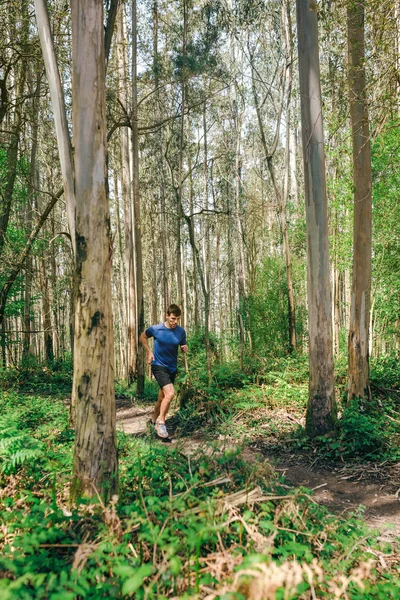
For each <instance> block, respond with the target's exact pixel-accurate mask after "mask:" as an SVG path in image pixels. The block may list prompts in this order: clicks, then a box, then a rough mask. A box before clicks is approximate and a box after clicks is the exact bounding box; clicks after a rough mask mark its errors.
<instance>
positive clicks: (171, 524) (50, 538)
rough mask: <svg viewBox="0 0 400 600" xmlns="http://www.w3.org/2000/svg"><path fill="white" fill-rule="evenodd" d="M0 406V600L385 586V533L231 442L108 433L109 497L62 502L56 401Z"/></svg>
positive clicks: (22, 400)
mask: <svg viewBox="0 0 400 600" xmlns="http://www.w3.org/2000/svg"><path fill="white" fill-rule="evenodd" d="M265 385H267V383H265ZM245 389H246V388H245V387H243V388H242V391H243V393H244V390H245ZM238 402H243V400H240V398H239V400H238ZM260 402H261V400H260ZM241 410H245V409H244V408H243V405H242V408H241ZM0 412H1V424H0V461H1V465H0V484H1V485H0V488H1V493H0V521H1V528H0V597H1V598H2V600H25V599H32V598H35V599H46V600H47V599H48V600H80V599H93V600H97V599H99V598H137V599H143V600H144V599H145V598H146V599H148V600H152V599H154V600H156V599H157V600H163V599H164V598H165V599H166V598H182V599H185V598H186V599H193V600H194V599H197V598H204V597H207V598H208V599H209V600H213V599H214V598H215V599H217V598H218V599H220V600H228V599H229V600H243V599H246V598H249V599H250V600H251V599H253V600H255V599H256V598H263V599H264V598H265V599H266V600H268V598H271V599H275V598H277V599H279V598H286V599H291V598H300V599H308V598H309V597H310V594H311V595H313V596H314V597H318V598H333V597H336V598H342V597H343V598H344V597H346V598H351V599H361V598H363V599H368V598H371V599H375V598H376V599H382V600H383V599H387V598H397V597H398V596H399V593H400V583H399V579H398V577H397V574H396V568H397V567H396V565H397V561H398V546H397V545H396V543H394V542H392V543H389V542H379V541H378V540H377V535H376V532H370V531H368V530H367V529H366V527H365V525H364V524H363V522H362V514H361V513H360V514H359V515H352V516H351V515H350V516H348V517H346V518H341V517H336V516H332V515H329V514H328V513H327V511H326V509H325V508H323V507H320V506H319V505H317V504H316V503H315V502H314V501H313V499H312V496H310V492H309V490H305V489H299V490H290V489H289V488H287V487H286V486H285V485H284V482H282V481H280V480H278V479H276V477H275V476H274V475H273V472H272V469H271V468H270V466H269V464H268V463H267V462H266V461H264V460H263V459H262V458H260V460H259V461H256V462H251V463H249V462H248V461H247V460H245V458H244V456H245V455H244V454H243V453H242V449H241V447H240V446H238V447H237V448H236V449H235V450H224V449H223V448H221V446H220V445H219V443H217V442H214V443H213V444H204V445H201V446H198V447H196V448H193V449H192V450H190V445H188V444H186V445H182V446H180V445H177V446H172V447H171V446H164V445H161V444H160V443H158V442H156V441H155V440H154V439H153V438H152V437H150V436H148V437H144V438H133V437H130V436H128V435H126V434H123V433H121V432H119V433H118V447H119V464H120V485H119V490H118V497H114V498H113V500H112V502H111V503H110V504H108V505H104V504H103V503H102V502H101V501H96V502H93V503H89V502H88V501H85V502H84V501H82V502H80V503H78V505H77V506H70V504H69V481H70V478H71V466H72V451H73V439H74V435H73V431H72V430H71V429H70V428H69V425H68V410H67V407H66V406H65V404H64V403H63V402H62V401H60V400H58V399H57V398H49V397H40V396H34V395H32V396H28V395H27V394H19V393H16V392H15V391H10V392H1V393H0Z"/></svg>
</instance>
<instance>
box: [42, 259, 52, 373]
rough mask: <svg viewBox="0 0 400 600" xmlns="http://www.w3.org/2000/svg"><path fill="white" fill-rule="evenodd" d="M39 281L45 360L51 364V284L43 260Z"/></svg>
mask: <svg viewBox="0 0 400 600" xmlns="http://www.w3.org/2000/svg"><path fill="white" fill-rule="evenodd" d="M39 281H40V288H41V292H42V325H43V330H44V331H43V341H44V359H45V361H47V362H51V361H53V360H54V348H53V331H52V326H51V308H50V294H49V284H48V280H47V275H46V264H45V261H44V259H43V258H41V259H39Z"/></svg>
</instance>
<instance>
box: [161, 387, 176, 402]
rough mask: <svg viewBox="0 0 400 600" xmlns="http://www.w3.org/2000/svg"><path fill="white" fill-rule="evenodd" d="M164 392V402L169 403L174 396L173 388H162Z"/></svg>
mask: <svg viewBox="0 0 400 600" xmlns="http://www.w3.org/2000/svg"><path fill="white" fill-rule="evenodd" d="M163 391H164V400H166V401H167V402H171V400H172V398H173V397H174V394H175V390H174V388H172V389H171V388H169V387H168V388H163Z"/></svg>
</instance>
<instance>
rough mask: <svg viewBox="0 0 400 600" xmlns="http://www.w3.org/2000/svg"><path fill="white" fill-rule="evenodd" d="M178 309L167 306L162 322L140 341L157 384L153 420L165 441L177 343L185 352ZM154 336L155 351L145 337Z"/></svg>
mask: <svg viewBox="0 0 400 600" xmlns="http://www.w3.org/2000/svg"><path fill="white" fill-rule="evenodd" d="M180 316H181V309H180V308H179V306H177V304H171V305H170V306H169V307H168V310H167V314H166V316H165V321H164V323H160V324H159V325H152V326H151V327H149V328H148V329H146V331H145V332H144V333H142V335H141V336H140V341H141V342H142V344H143V346H144V347H145V349H146V352H147V363H148V364H150V363H151V370H152V373H153V375H154V377H155V378H156V380H157V383H158V385H159V386H160V391H159V393H158V401H157V404H156V405H155V407H154V412H153V418H152V423H153V424H154V426H155V428H156V432H157V434H158V436H159V437H160V438H162V439H163V440H164V441H171V439H170V437H169V435H168V431H167V428H166V426H165V418H166V416H167V413H168V409H169V406H170V404H171V400H172V398H173V397H174V394H175V389H174V381H175V376H176V370H177V357H178V346H180V347H181V350H182V352H187V351H188V347H187V345H186V332H185V330H184V329H183V327H180V326H179V325H178V321H179V318H180ZM151 337H153V338H154V353H153V352H152V351H151V350H150V347H149V342H148V339H149V338H151Z"/></svg>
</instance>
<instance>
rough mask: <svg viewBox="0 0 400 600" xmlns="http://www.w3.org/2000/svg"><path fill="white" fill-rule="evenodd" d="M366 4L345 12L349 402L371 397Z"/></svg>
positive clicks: (360, 1)
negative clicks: (350, 214)
mask: <svg viewBox="0 0 400 600" xmlns="http://www.w3.org/2000/svg"><path fill="white" fill-rule="evenodd" d="M364 5H365V0H358V1H357V2H349V4H348V8H347V28H348V57H349V71H348V75H349V88H350V114H351V127H352V137H353V182H354V230H353V283H352V291H351V310H350V331H349V342H348V350H349V370H348V399H349V400H351V399H352V398H354V397H356V398H363V399H365V400H368V399H370V398H371V389H370V383H369V316H370V306H371V253H372V173H371V148H370V141H369V123H368V111H367V103H366V91H365V45H364Z"/></svg>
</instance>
